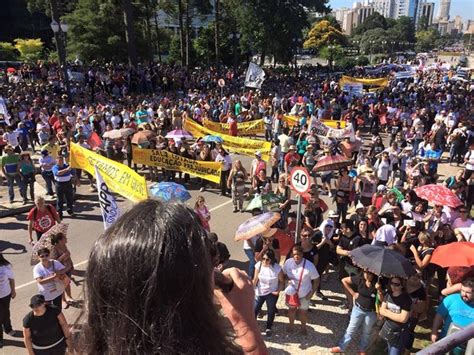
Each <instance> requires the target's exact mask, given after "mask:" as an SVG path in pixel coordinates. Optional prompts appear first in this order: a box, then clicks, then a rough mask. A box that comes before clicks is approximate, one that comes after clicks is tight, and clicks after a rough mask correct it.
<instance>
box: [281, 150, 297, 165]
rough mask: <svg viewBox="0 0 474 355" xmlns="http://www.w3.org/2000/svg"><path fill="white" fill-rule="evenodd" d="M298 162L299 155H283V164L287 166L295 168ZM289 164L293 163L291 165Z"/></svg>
mask: <svg viewBox="0 0 474 355" xmlns="http://www.w3.org/2000/svg"><path fill="white" fill-rule="evenodd" d="M299 160H300V155H299V154H298V153H296V152H293V153H287V154H286V155H285V163H286V164H287V165H288V166H296V165H297V164H298V162H299ZM291 163H293V165H291Z"/></svg>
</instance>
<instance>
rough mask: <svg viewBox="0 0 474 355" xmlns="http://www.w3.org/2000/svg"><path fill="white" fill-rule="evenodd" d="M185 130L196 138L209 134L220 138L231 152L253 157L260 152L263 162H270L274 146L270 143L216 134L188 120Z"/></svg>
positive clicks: (185, 123)
mask: <svg viewBox="0 0 474 355" xmlns="http://www.w3.org/2000/svg"><path fill="white" fill-rule="evenodd" d="M184 129H185V130H186V131H188V132H189V133H191V134H192V135H193V136H194V137H204V136H206V135H208V134H209V135H212V136H219V137H221V138H222V139H223V140H224V143H222V146H223V147H224V148H225V149H227V150H229V151H232V152H236V153H239V154H244V155H248V156H250V157H253V156H254V155H255V152H256V151H257V150H259V151H260V152H261V153H262V159H263V160H265V161H268V160H269V159H270V151H271V149H272V144H271V143H270V142H266V141H260V140H256V139H248V138H239V137H233V136H229V135H227V134H222V133H219V132H215V131H212V130H210V129H209V128H206V127H203V126H201V125H199V124H198V123H196V122H194V121H193V120H190V119H187V120H186V121H185V122H184Z"/></svg>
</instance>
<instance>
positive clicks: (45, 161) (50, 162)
mask: <svg viewBox="0 0 474 355" xmlns="http://www.w3.org/2000/svg"><path fill="white" fill-rule="evenodd" d="M39 165H40V168H41V176H42V177H43V179H44V182H45V183H46V191H47V194H48V195H49V196H54V190H53V182H54V174H53V166H55V165H56V160H54V158H53V157H51V156H50V155H49V153H48V151H47V150H46V149H45V150H42V151H41V158H40V159H39Z"/></svg>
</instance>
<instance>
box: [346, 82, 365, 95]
mask: <svg viewBox="0 0 474 355" xmlns="http://www.w3.org/2000/svg"><path fill="white" fill-rule="evenodd" d="M342 91H344V92H347V94H348V95H349V96H355V97H362V96H363V95H364V92H363V91H364V86H363V84H362V83H344V84H342Z"/></svg>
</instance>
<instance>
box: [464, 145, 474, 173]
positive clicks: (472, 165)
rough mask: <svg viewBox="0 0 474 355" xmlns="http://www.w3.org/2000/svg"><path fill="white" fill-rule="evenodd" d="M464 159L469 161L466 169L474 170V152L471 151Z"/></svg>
mask: <svg viewBox="0 0 474 355" xmlns="http://www.w3.org/2000/svg"><path fill="white" fill-rule="evenodd" d="M464 159H467V163H466V169H468V170H474V150H472V149H471V150H470V151H469V152H467V153H466V155H465V156H464Z"/></svg>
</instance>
